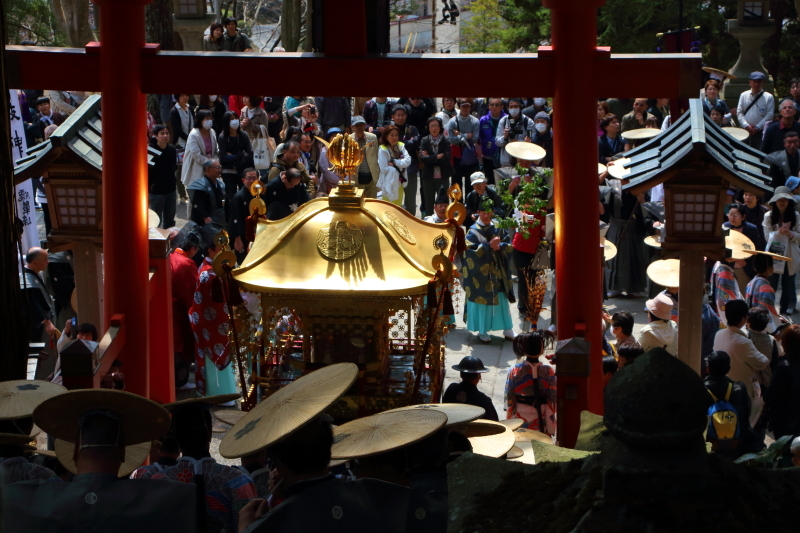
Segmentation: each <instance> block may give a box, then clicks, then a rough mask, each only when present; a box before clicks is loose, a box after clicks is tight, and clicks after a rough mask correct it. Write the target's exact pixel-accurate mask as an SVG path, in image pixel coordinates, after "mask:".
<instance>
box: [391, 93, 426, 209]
mask: <svg viewBox="0 0 800 533" xmlns="http://www.w3.org/2000/svg"><path fill="white" fill-rule="evenodd" d="M407 119H408V110H407V109H406V106H403V105H400V104H397V105H396V106H394V108H393V109H392V122H393V124H394V125H395V126H397V129H399V130H400V142H402V143H403V145H404V146H405V149H406V152H408V155H410V156H411V164H410V165H409V166H408V168H406V179H407V180H408V185H406V192H405V198H404V199H403V204H404V205H403V208H404V209H405V210H406V211H408V212H409V213H411V215H412V216H416V214H417V182H418V180H417V177H418V175H419V143H420V141H421V139H420V136H419V130H418V129H417V128H416V127H414V126H413V125H411V124H409V123H408V122H406V120H407Z"/></svg>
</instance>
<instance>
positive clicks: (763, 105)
mask: <svg viewBox="0 0 800 533" xmlns="http://www.w3.org/2000/svg"><path fill="white" fill-rule="evenodd" d="M754 96H755V95H754V94H753V91H745V92H743V93H742V94H740V95H739V105H738V106H737V108H736V117H737V118H738V119H739V124H741V125H742V127H743V128H746V127H747V126H755V127H756V128H757V129H759V130H761V131H764V125H765V124H766V123H767V120H771V119H772V117H773V115H774V114H775V98H773V97H772V95H771V94H770V93H768V92H767V91H763V94H762V95H761V96H760V97H759V99H758V102H756V104H755V105H754V106H753V107H751V108H750V111H748V112H747V113H746V114H745V112H744V110H745V109H747V108H748V107H749V106H750V102H752V101H753V97H754Z"/></svg>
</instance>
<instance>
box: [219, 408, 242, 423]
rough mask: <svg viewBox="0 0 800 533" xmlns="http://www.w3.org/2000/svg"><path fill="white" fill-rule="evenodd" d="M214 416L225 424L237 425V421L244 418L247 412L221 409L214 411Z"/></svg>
mask: <svg viewBox="0 0 800 533" xmlns="http://www.w3.org/2000/svg"><path fill="white" fill-rule="evenodd" d="M213 414H214V418H216V419H217V420H219V421H220V422H222V423H223V424H228V425H231V426H233V425H235V424H236V422H238V421H239V420H241V419H242V417H243V416H244V415H246V414H247V413H246V412H244V411H237V410H235V409H220V410H218V411H214V413H213Z"/></svg>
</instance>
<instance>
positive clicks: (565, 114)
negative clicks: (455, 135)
mask: <svg viewBox="0 0 800 533" xmlns="http://www.w3.org/2000/svg"><path fill="white" fill-rule="evenodd" d="M543 3H544V7H546V8H549V9H550V12H551V28H552V30H551V31H552V44H553V51H552V54H553V56H554V59H555V91H554V95H553V97H554V98H553V137H554V138H553V146H554V164H553V167H554V169H555V191H554V198H555V251H556V298H557V300H558V301H557V308H556V311H557V315H558V316H557V318H558V322H557V327H558V338H559V339H569V338H572V337H574V336H575V330H576V325H578V324H584V325H585V332H586V333H585V339H586V340H587V341H589V342H591V355H590V368H591V376H590V377H577V376H559V378H558V380H559V381H558V419H559V443H560V445H561V446H566V447H569V448H571V447H573V446H574V445H575V440H576V439H577V436H578V431H579V429H580V412H581V411H584V410H588V411H591V412H593V413H595V414H602V413H603V383H602V377H603V372H602V351H601V350H602V348H601V339H602V337H601V336H602V332H601V321H602V314H601V313H602V287H603V285H602V282H601V275H602V274H601V264H602V263H601V251H600V245H599V244H600V235H599V229H598V222H597V221H598V218H599V207H598V206H599V200H598V196H597V157H596V154H597V98H596V94H595V93H596V91H595V90H594V83H595V80H594V77H593V76H594V74H593V73H594V62H595V58H596V55H597V8H599V7H600V6H602V5H603V4H604V3H605V1H604V0H570V1H569V2H565V1H564V0H545V1H544V2H543ZM556 365H558V362H557V361H556Z"/></svg>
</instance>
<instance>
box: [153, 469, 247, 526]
mask: <svg viewBox="0 0 800 533" xmlns="http://www.w3.org/2000/svg"><path fill="white" fill-rule="evenodd" d="M195 475H202V476H203V481H204V484H205V490H206V501H205V504H206V515H207V521H206V531H208V532H209V533H219V532H220V531H225V532H226V533H236V532H237V531H239V511H240V510H241V509H242V507H244V506H245V505H247V502H249V501H250V500H252V499H253V498H257V497H258V494H257V493H256V487H255V485H253V481H252V480H251V479H250V476H248V475H246V474H243V473H242V472H241V471H240V470H238V469H236V468H233V467H230V466H225V465H221V464H217V462H216V461H215V460H214V458H213V457H204V458H203V459H200V460H199V461H198V460H196V459H193V458H191V457H181V458H180V459H178V464H176V465H175V466H171V467H169V468H167V469H165V470H164V471H163V472H160V473H158V474H154V475H153V477H152V479H154V480H155V479H169V480H172V481H180V482H182V483H193V482H194V480H195Z"/></svg>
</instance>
